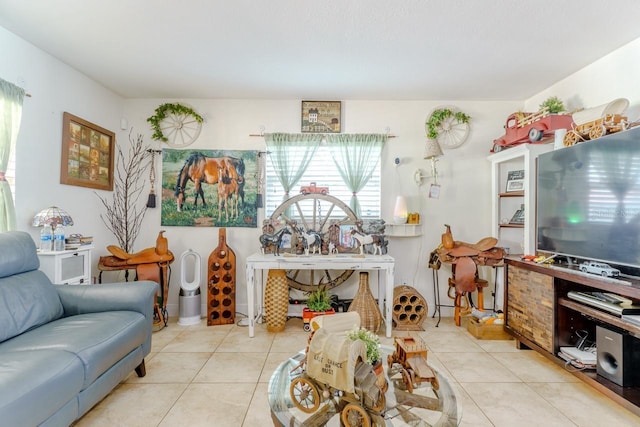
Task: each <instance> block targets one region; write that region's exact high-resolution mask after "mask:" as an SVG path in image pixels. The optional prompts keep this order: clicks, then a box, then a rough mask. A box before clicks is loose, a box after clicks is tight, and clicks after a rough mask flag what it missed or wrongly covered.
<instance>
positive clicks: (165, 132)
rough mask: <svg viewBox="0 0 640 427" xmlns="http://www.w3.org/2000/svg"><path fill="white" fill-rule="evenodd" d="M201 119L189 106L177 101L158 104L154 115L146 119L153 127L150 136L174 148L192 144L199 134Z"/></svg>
mask: <svg viewBox="0 0 640 427" xmlns="http://www.w3.org/2000/svg"><path fill="white" fill-rule="evenodd" d="M203 121H204V119H203V118H202V116H201V115H200V114H198V113H196V112H195V111H194V110H193V109H192V108H191V107H188V106H186V105H183V104H178V103H174V104H171V103H167V104H162V105H160V106H159V107H158V108H156V110H155V115H153V116H151V117H149V118H148V119H147V122H149V123H150V124H151V128H152V129H153V135H152V136H151V138H153V139H155V140H159V141H164V142H166V143H167V144H168V145H169V146H170V147H174V148H182V147H186V146H188V145H190V144H192V143H193V142H194V141H195V140H196V139H197V138H198V136H200V131H201V130H202V122H203Z"/></svg>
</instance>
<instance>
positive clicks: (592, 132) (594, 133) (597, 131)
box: [589, 125, 607, 139]
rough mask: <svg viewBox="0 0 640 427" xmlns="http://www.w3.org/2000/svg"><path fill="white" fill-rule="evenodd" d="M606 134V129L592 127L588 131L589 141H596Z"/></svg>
mask: <svg viewBox="0 0 640 427" xmlns="http://www.w3.org/2000/svg"><path fill="white" fill-rule="evenodd" d="M606 134H607V128H606V127H605V126H604V125H594V126H593V127H592V128H591V129H589V139H598V138H600V137H603V136H605V135H606Z"/></svg>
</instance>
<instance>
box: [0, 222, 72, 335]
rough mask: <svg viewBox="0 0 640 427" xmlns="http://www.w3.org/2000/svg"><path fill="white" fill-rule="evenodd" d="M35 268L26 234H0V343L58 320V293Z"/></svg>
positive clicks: (32, 246)
mask: <svg viewBox="0 0 640 427" xmlns="http://www.w3.org/2000/svg"><path fill="white" fill-rule="evenodd" d="M38 267H40V261H39V259H38V254H37V251H36V245H35V243H34V242H33V239H32V238H31V236H30V235H29V234H28V233H25V232H23V231H9V232H6V233H0V342H2V341H6V340H8V339H9V338H12V337H14V336H16V335H19V334H21V333H23V332H25V331H28V330H29V329H32V328H35V327H37V326H40V325H42V324H45V323H48V322H51V321H52V320H55V319H58V318H59V317H61V316H62V314H63V309H62V303H61V302H60V297H59V296H58V292H57V291H56V290H55V288H54V287H53V285H52V284H51V281H50V280H49V278H48V277H47V276H46V275H45V274H44V273H43V272H42V271H40V270H38Z"/></svg>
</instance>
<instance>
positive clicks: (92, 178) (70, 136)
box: [60, 111, 116, 191]
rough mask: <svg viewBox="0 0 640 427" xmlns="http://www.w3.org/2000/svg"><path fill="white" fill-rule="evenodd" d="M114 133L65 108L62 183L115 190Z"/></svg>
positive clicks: (61, 166) (63, 118)
mask: <svg viewBox="0 0 640 427" xmlns="http://www.w3.org/2000/svg"><path fill="white" fill-rule="evenodd" d="M115 145H116V136H115V133H113V132H111V131H110V130H107V129H105V128H102V127H100V126H98V125H95V124H93V123H91V122H88V121H86V120H84V119H81V118H80V117H77V116H74V115H73V114H70V113H68V112H66V111H65V112H64V114H63V116H62V162H61V165H60V183H61V184H67V185H76V186H79V187H88V188H94V189H97V190H108V191H113V161H114V148H115Z"/></svg>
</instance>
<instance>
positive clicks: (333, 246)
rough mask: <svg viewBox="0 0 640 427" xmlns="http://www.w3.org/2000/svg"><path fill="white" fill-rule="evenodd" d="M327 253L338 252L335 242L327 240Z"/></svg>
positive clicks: (335, 253)
mask: <svg viewBox="0 0 640 427" xmlns="http://www.w3.org/2000/svg"><path fill="white" fill-rule="evenodd" d="M329 254H330V255H337V254H338V248H337V246H336V244H335V243H333V242H329Z"/></svg>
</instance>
